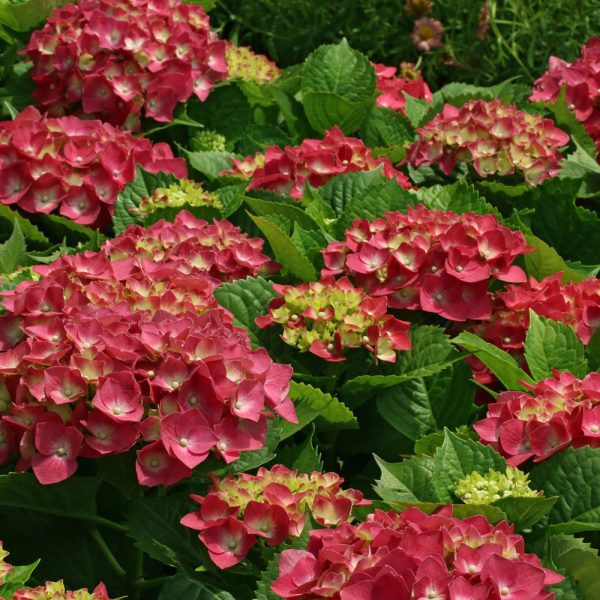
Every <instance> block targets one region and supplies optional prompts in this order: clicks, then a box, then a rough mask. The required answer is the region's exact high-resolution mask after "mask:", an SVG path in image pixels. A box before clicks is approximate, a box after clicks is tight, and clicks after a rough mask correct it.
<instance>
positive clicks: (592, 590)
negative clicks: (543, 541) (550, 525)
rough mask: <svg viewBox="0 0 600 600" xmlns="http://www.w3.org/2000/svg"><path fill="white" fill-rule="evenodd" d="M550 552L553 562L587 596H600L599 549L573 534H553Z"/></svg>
mask: <svg viewBox="0 0 600 600" xmlns="http://www.w3.org/2000/svg"><path fill="white" fill-rule="evenodd" d="M548 553H549V556H550V559H551V560H552V563H553V564H554V565H555V566H556V568H558V569H564V570H565V571H566V574H567V575H568V576H569V577H570V578H572V579H573V581H575V582H576V583H577V586H578V587H579V589H580V590H581V591H582V592H583V593H584V594H585V598H587V599H590V600H592V599H593V598H600V577H599V576H598V575H599V573H600V557H599V556H598V550H596V549H595V548H592V547H591V545H590V544H589V543H587V542H585V541H583V540H582V539H581V538H576V537H574V536H572V535H564V534H559V535H553V536H551V537H550V540H549V548H548Z"/></svg>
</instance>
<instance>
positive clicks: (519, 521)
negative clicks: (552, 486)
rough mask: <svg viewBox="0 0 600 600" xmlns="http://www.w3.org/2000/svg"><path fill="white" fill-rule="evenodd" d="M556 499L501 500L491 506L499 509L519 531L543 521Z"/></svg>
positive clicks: (509, 498)
mask: <svg viewBox="0 0 600 600" xmlns="http://www.w3.org/2000/svg"><path fill="white" fill-rule="evenodd" d="M557 500H558V498H557V497H556V496H554V497H552V498H542V497H539V498H533V497H532V498H511V497H508V498H501V499H500V500H496V502H494V503H493V504H492V506H496V507H498V508H499V509H501V510H502V511H503V512H504V513H506V516H507V517H508V520H509V521H510V523H512V524H513V525H515V527H516V528H517V529H519V530H522V529H529V528H530V527H532V526H533V525H535V524H536V523H537V522H538V521H540V520H541V519H543V518H544V517H545V516H546V515H547V514H548V513H549V512H550V511H551V510H552V507H553V506H554V504H555V503H556V501H557Z"/></svg>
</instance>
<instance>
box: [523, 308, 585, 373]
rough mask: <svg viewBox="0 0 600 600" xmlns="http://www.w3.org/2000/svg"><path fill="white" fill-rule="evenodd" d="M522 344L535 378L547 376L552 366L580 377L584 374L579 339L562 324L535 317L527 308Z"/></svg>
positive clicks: (581, 347)
mask: <svg viewBox="0 0 600 600" xmlns="http://www.w3.org/2000/svg"><path fill="white" fill-rule="evenodd" d="M523 346H524V348H525V360H526V361H527V366H528V367H529V370H530V371H531V374H532V375H533V377H534V378H535V379H537V380H541V379H545V378H546V377H551V376H552V369H558V370H559V371H570V372H571V373H573V375H575V377H580V378H583V377H585V376H586V375H587V372H588V364H587V360H586V359H585V355H584V346H583V342H582V341H581V340H580V339H579V338H578V337H577V334H576V333H575V332H574V331H573V329H572V328H571V327H569V326H568V325H565V324H564V323H558V322H557V321H552V320H550V319H546V318H545V317H539V316H538V315H537V314H536V313H535V312H533V310H530V311H529V329H528V330H527V336H526V338H525V343H524V344H523Z"/></svg>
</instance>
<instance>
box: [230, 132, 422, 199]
mask: <svg viewBox="0 0 600 600" xmlns="http://www.w3.org/2000/svg"><path fill="white" fill-rule="evenodd" d="M380 165H383V175H384V176H385V177H387V178H388V179H395V180H396V181H397V182H398V184H399V185H401V186H402V187H403V188H406V189H409V188H411V187H412V186H411V184H410V181H409V180H408V177H406V175H404V173H401V172H400V171H398V170H396V169H395V168H394V167H393V166H392V163H391V162H390V161H389V159H388V158H385V157H381V158H375V157H374V156H373V155H372V154H371V150H370V149H369V148H367V146H365V144H364V143H363V141H362V140H360V139H358V138H354V137H347V136H345V135H344V133H343V131H342V130H341V129H340V128H339V127H337V125H336V126H335V127H332V128H331V129H330V130H329V131H327V132H325V137H324V138H323V139H322V140H317V139H305V140H303V141H302V143H301V144H300V145H299V146H293V147H291V146H286V147H285V148H284V149H283V150H282V149H281V148H280V147H279V146H269V147H268V148H267V149H266V150H265V153H264V158H263V155H256V156H248V157H246V158H245V159H244V160H238V159H233V168H232V169H231V170H230V171H224V172H223V175H233V176H237V177H243V178H244V179H248V178H251V179H252V181H251V182H250V184H249V185H248V188H247V189H249V190H256V189H264V190H272V191H274V192H276V193H278V194H289V195H290V196H292V197H294V198H301V197H302V196H303V195H304V186H305V184H306V183H307V182H308V183H309V184H310V185H312V186H313V187H320V186H322V185H324V184H325V183H326V182H327V181H329V180H330V179H331V178H332V177H335V176H336V175H340V174H342V173H351V172H353V171H371V170H372V169H376V168H377V167H379V166H380Z"/></svg>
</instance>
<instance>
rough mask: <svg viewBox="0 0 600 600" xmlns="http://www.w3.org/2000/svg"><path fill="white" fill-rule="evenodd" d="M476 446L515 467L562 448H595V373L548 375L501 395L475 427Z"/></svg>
mask: <svg viewBox="0 0 600 600" xmlns="http://www.w3.org/2000/svg"><path fill="white" fill-rule="evenodd" d="M474 428H475V431H477V433H478V434H479V437H480V438H481V441H482V442H484V443H487V444H490V445H491V446H492V447H494V448H495V449H496V450H498V452H500V453H501V454H502V455H503V456H505V457H506V460H507V462H508V463H509V464H510V465H513V466H517V465H520V464H521V463H522V462H524V461H526V460H527V459H529V458H533V460H534V461H535V462H539V461H541V460H545V459H546V458H548V457H550V456H552V455H553V454H554V453H555V452H558V451H559V450H561V449H563V448H565V447H567V446H573V447H575V448H577V447H580V446H592V447H594V448H597V447H600V373H589V374H588V375H586V376H585V378H583V379H578V378H577V377H575V376H574V375H572V374H571V373H569V372H567V371H565V372H562V373H559V372H557V371H555V372H554V375H553V376H552V377H548V378H547V379H544V380H542V381H540V382H539V383H537V384H536V385H535V386H531V394H528V393H526V392H502V393H501V394H499V395H498V397H497V398H496V399H495V402H493V403H492V404H489V405H488V411H487V415H486V418H485V419H482V420H480V421H478V422H477V423H475V425H474Z"/></svg>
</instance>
